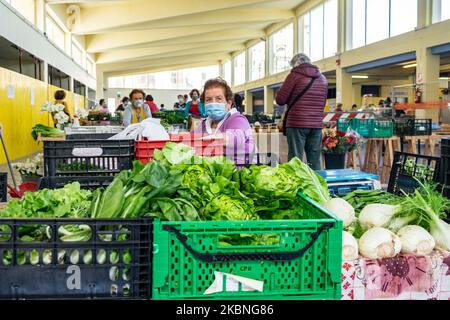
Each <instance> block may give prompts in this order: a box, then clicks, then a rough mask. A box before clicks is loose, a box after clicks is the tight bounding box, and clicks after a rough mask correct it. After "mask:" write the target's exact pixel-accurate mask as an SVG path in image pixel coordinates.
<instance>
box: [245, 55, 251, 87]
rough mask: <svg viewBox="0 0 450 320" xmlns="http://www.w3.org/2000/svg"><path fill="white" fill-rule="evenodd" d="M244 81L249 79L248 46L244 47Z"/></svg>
mask: <svg viewBox="0 0 450 320" xmlns="http://www.w3.org/2000/svg"><path fill="white" fill-rule="evenodd" d="M244 52H245V83H247V82H249V81H250V78H251V77H250V71H251V70H250V55H249V54H248V53H249V50H248V48H245V51H244Z"/></svg>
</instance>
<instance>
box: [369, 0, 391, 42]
mask: <svg viewBox="0 0 450 320" xmlns="http://www.w3.org/2000/svg"><path fill="white" fill-rule="evenodd" d="M366 3H367V8H366V11H367V13H368V14H367V15H366V17H367V21H366V44H369V43H373V42H377V41H380V40H383V39H386V38H389V0H366Z"/></svg>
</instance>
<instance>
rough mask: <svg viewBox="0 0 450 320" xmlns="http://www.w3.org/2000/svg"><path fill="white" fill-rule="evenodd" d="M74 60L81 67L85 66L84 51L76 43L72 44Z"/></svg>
mask: <svg viewBox="0 0 450 320" xmlns="http://www.w3.org/2000/svg"><path fill="white" fill-rule="evenodd" d="M72 58H73V60H74V61H75V62H76V63H78V64H79V65H80V66H83V51H82V50H81V49H80V48H79V47H78V46H77V45H76V44H75V43H72Z"/></svg>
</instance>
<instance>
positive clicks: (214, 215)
mask: <svg viewBox="0 0 450 320" xmlns="http://www.w3.org/2000/svg"><path fill="white" fill-rule="evenodd" d="M202 216H203V217H204V219H202V220H231V221H240V220H254V219H256V218H257V216H256V215H255V208H254V206H253V202H252V201H251V199H248V198H241V199H239V198H233V197H230V196H228V195H219V196H218V197H216V198H214V199H212V200H211V201H210V202H209V203H208V204H207V205H206V207H205V208H204V210H203V212H202Z"/></svg>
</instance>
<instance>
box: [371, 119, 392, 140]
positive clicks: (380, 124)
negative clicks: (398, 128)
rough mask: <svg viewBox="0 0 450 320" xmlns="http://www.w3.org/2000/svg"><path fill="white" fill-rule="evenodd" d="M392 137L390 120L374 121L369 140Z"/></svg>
mask: <svg viewBox="0 0 450 320" xmlns="http://www.w3.org/2000/svg"><path fill="white" fill-rule="evenodd" d="M393 135H394V122H393V121H392V120H376V121H375V124H374V128H373V130H372V133H371V134H370V138H390V137H392V136H393Z"/></svg>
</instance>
